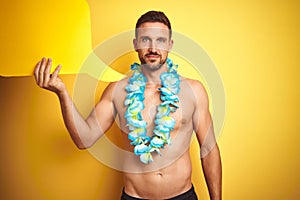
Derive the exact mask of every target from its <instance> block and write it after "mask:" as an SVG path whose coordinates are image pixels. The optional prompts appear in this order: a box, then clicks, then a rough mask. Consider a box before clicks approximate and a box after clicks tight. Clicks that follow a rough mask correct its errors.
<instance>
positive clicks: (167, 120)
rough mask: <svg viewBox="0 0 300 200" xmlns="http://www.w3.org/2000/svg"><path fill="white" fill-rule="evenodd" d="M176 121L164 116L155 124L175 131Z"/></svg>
mask: <svg viewBox="0 0 300 200" xmlns="http://www.w3.org/2000/svg"><path fill="white" fill-rule="evenodd" d="M175 123H176V121H175V120H174V119H173V118H172V117H170V116H163V117H162V118H160V119H156V120H155V124H161V125H163V126H164V127H166V128H170V129H173V128H174V126H175Z"/></svg>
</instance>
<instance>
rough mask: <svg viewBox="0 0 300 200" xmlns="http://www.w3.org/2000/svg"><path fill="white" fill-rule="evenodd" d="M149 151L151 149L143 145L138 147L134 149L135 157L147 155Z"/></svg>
mask: <svg viewBox="0 0 300 200" xmlns="http://www.w3.org/2000/svg"><path fill="white" fill-rule="evenodd" d="M148 150H149V147H148V146H147V145H145V144H143V143H142V144H139V145H136V146H135V147H134V154H135V155H141V154H143V153H147V152H148Z"/></svg>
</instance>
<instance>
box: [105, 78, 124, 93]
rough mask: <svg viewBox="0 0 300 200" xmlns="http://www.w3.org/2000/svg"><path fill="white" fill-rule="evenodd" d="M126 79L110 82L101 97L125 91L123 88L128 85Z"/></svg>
mask: <svg viewBox="0 0 300 200" xmlns="http://www.w3.org/2000/svg"><path fill="white" fill-rule="evenodd" d="M128 79H129V78H128V77H125V78H124V79H121V80H119V81H115V82H110V83H109V84H108V85H107V87H106V88H105V90H104V93H103V95H113V94H118V93H120V92H122V91H125V87H126V85H127V84H128Z"/></svg>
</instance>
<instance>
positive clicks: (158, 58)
mask: <svg viewBox="0 0 300 200" xmlns="http://www.w3.org/2000/svg"><path fill="white" fill-rule="evenodd" d="M133 44H134V48H135V51H136V52H137V53H138V56H139V59H140V61H141V64H143V65H144V66H145V67H147V68H148V69H150V70H152V71H154V70H158V69H160V68H161V66H163V65H164V64H165V62H166V59H167V57H168V53H169V51H170V50H171V48H172V46H173V40H171V39H170V32H169V29H168V27H167V26H166V25H165V24H163V23H160V22H146V23H143V24H141V26H140V27H139V28H138V30H137V35H136V38H135V39H134V40H133Z"/></svg>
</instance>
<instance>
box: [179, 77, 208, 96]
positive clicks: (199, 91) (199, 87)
mask: <svg viewBox="0 0 300 200" xmlns="http://www.w3.org/2000/svg"><path fill="white" fill-rule="evenodd" d="M181 81H182V83H183V84H182V85H183V87H190V88H191V90H192V92H193V94H194V95H195V96H196V97H197V98H199V97H200V98H206V97H207V92H206V89H205V87H204V85H203V84H202V83H201V82H200V81H199V80H194V79H189V78H185V77H181Z"/></svg>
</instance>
